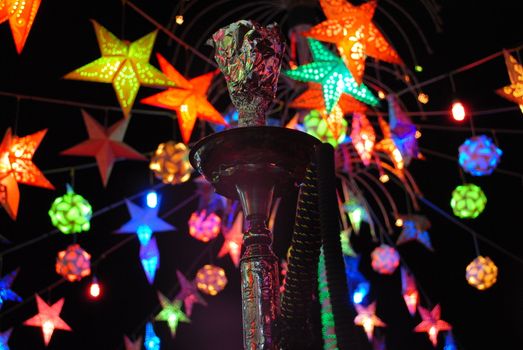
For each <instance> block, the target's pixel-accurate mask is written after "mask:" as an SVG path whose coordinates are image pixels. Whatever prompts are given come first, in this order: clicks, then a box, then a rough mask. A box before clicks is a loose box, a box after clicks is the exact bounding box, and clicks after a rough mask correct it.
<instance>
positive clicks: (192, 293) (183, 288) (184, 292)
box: [175, 270, 207, 317]
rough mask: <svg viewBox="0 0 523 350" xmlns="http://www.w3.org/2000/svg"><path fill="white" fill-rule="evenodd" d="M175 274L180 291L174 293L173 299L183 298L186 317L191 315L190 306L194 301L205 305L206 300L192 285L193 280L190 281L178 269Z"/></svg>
mask: <svg viewBox="0 0 523 350" xmlns="http://www.w3.org/2000/svg"><path fill="white" fill-rule="evenodd" d="M176 276H177V277H178V283H179V284H180V291H179V292H178V294H176V297H175V299H178V300H183V304H184V306H185V313H186V314H187V316H188V317H191V315H192V308H193V305H194V304H195V303H198V304H202V305H203V306H207V302H206V301H205V299H203V297H202V296H201V295H200V293H198V289H197V288H196V286H195V285H194V282H190V281H189V280H188V279H187V278H186V277H185V276H184V275H183V273H181V272H180V271H178V270H176Z"/></svg>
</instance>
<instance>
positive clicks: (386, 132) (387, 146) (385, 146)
mask: <svg viewBox="0 0 523 350" xmlns="http://www.w3.org/2000/svg"><path fill="white" fill-rule="evenodd" d="M378 123H379V125H380V128H381V131H382V133H383V139H382V140H380V141H379V142H378V143H377V144H376V145H375V146H374V150H375V151H377V152H383V153H385V154H386V155H388V156H389V158H390V160H391V161H392V164H394V168H396V169H397V170H399V171H400V172H399V174H403V172H402V170H403V168H404V167H405V162H404V161H403V156H402V155H401V152H400V150H399V149H398V147H396V143H395V142H394V139H393V138H392V133H391V132H390V126H389V124H387V122H386V121H385V120H383V118H382V117H378Z"/></svg>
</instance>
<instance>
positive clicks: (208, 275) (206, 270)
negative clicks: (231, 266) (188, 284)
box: [194, 264, 227, 295]
mask: <svg viewBox="0 0 523 350" xmlns="http://www.w3.org/2000/svg"><path fill="white" fill-rule="evenodd" d="M194 283H195V284H196V287H198V289H199V290H200V291H201V292H203V293H205V294H209V295H216V294H218V293H219V292H221V291H222V290H223V288H225V286H226V285H227V276H225V270H224V269H222V268H221V267H219V266H215V265H209V264H207V265H204V266H203V267H202V268H201V269H199V270H198V272H197V273H196V278H195V279H194Z"/></svg>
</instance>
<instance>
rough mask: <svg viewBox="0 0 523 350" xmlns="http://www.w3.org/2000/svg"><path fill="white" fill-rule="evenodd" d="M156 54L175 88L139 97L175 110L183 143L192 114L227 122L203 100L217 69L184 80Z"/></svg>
mask: <svg viewBox="0 0 523 350" xmlns="http://www.w3.org/2000/svg"><path fill="white" fill-rule="evenodd" d="M157 57H158V62H159V63H160V68H161V69H162V72H163V73H165V75H166V76H167V77H168V78H169V79H171V81H172V82H173V83H174V84H175V85H176V86H177V88H176V89H168V90H167V91H163V92H160V93H158V94H156V95H153V96H150V97H147V98H144V99H142V100H141V101H140V102H141V103H145V104H148V105H152V106H156V107H161V108H167V109H171V110H174V111H176V114H177V116H178V125H179V126H180V132H181V134H182V139H183V142H185V143H188V142H189V140H190V138H191V133H192V131H193V128H194V123H196V117H200V118H201V119H204V120H207V121H209V122H211V123H216V124H222V125H226V124H227V122H226V121H225V119H223V117H222V115H221V114H220V112H218V111H217V110H216V109H215V108H214V107H213V105H212V104H211V103H210V102H209V101H207V90H208V89H209V85H211V81H212V79H213V78H214V76H215V75H216V73H217V72H218V71H214V72H210V73H207V74H203V75H200V76H198V77H196V78H193V79H191V80H189V81H188V80H186V79H185V78H184V77H183V76H182V75H181V74H180V73H179V72H178V71H177V70H176V69H175V68H174V67H173V66H172V65H171V64H169V62H168V61H167V60H166V59H165V58H164V57H163V56H161V55H160V54H158V55H157Z"/></svg>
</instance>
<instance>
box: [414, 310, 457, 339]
mask: <svg viewBox="0 0 523 350" xmlns="http://www.w3.org/2000/svg"><path fill="white" fill-rule="evenodd" d="M418 309H419V313H420V315H421V318H422V319H423V320H422V321H421V323H420V324H418V325H417V326H416V328H414V332H427V334H428V335H429V339H430V341H431V343H432V345H434V346H436V345H437V344H438V333H439V331H448V330H450V329H452V327H451V326H450V324H448V323H447V322H445V321H443V320H440V317H441V308H440V306H439V304H438V305H436V306H435V307H434V309H432V311H429V310H427V309H425V308H423V307H421V306H420V307H419V308H418Z"/></svg>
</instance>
